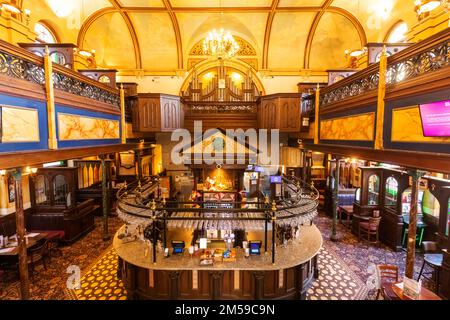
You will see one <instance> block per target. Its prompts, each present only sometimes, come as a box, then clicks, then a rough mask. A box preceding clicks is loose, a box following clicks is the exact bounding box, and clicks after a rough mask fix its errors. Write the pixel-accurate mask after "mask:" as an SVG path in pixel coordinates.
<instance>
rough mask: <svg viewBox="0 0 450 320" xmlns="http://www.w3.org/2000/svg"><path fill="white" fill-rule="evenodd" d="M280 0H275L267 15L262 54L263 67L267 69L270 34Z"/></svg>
mask: <svg viewBox="0 0 450 320" xmlns="http://www.w3.org/2000/svg"><path fill="white" fill-rule="evenodd" d="M279 3H280V0H273V1H272V6H271V10H270V12H269V15H268V16H267V21H266V30H265V33H264V46H263V55H262V68H263V69H267V68H268V64H269V61H268V60H269V42H270V34H271V32H272V23H273V18H274V17H275V12H276V10H277V7H278V4H279Z"/></svg>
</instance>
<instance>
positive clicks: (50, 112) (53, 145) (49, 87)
mask: <svg viewBox="0 0 450 320" xmlns="http://www.w3.org/2000/svg"><path fill="white" fill-rule="evenodd" d="M44 71H45V92H46V97H47V127H48V148H49V149H50V150H55V149H58V140H57V138H56V116H55V94H54V90H53V77H52V75H53V65H52V59H51V58H50V54H49V50H48V47H45V56H44Z"/></svg>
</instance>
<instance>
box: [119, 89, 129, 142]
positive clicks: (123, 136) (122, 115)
mask: <svg viewBox="0 0 450 320" xmlns="http://www.w3.org/2000/svg"><path fill="white" fill-rule="evenodd" d="M120 126H121V129H122V130H121V134H120V137H121V141H122V143H127V124H126V122H125V91H124V89H123V83H121V84H120Z"/></svg>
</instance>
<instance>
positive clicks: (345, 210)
mask: <svg viewBox="0 0 450 320" xmlns="http://www.w3.org/2000/svg"><path fill="white" fill-rule="evenodd" d="M338 213H339V222H340V223H342V214H343V213H345V215H346V223H345V226H346V227H347V228H349V227H350V217H351V216H353V206H338Z"/></svg>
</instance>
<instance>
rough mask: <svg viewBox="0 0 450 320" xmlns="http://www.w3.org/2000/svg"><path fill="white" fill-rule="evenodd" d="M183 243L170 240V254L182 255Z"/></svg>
mask: <svg viewBox="0 0 450 320" xmlns="http://www.w3.org/2000/svg"><path fill="white" fill-rule="evenodd" d="M184 247H185V243H184V241H181V240H172V248H173V251H172V254H182V253H183V251H184Z"/></svg>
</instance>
